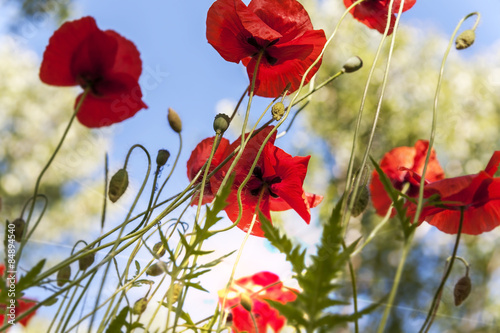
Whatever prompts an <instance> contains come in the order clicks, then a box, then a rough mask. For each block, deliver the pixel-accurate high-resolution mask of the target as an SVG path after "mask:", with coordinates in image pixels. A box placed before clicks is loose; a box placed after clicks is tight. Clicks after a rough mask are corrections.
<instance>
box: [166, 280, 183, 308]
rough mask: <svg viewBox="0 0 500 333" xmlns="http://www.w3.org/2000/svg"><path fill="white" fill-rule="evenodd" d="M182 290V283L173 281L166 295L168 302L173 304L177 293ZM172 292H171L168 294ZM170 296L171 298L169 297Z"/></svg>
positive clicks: (176, 298) (177, 297)
mask: <svg viewBox="0 0 500 333" xmlns="http://www.w3.org/2000/svg"><path fill="white" fill-rule="evenodd" d="M181 290H182V285H181V284H180V283H174V284H173V285H172V287H170V288H168V291H167V297H169V299H168V300H169V301H170V302H169V303H170V304H174V303H175V302H177V300H178V299H179V295H180V293H181ZM170 293H172V294H170ZM170 297H171V298H170Z"/></svg>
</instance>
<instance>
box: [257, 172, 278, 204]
mask: <svg viewBox="0 0 500 333" xmlns="http://www.w3.org/2000/svg"><path fill="white" fill-rule="evenodd" d="M253 175H254V176H255V178H257V179H258V180H259V185H258V186H257V187H255V188H253V189H252V190H250V193H251V194H252V195H255V196H257V195H259V194H260V192H261V191H262V190H267V191H268V192H269V195H270V196H272V197H273V198H278V197H279V196H278V195H277V194H276V193H274V192H273V191H272V190H271V186H272V185H273V184H277V183H281V178H280V177H278V176H275V177H273V178H264V176H263V174H262V169H261V168H260V167H255V169H254V170H253Z"/></svg>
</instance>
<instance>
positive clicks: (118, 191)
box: [108, 169, 128, 202]
mask: <svg viewBox="0 0 500 333" xmlns="http://www.w3.org/2000/svg"><path fill="white" fill-rule="evenodd" d="M127 186H128V173H127V170H125V169H120V170H118V171H117V172H116V173H115V174H114V175H113V177H111V181H110V182H109V191H108V196H109V200H111V202H116V201H117V200H118V199H120V197H121V196H122V195H123V193H125V191H126V190H127Z"/></svg>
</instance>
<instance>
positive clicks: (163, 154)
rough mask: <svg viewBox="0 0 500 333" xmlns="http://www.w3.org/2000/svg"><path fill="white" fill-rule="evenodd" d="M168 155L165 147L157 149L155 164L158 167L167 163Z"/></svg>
mask: <svg viewBox="0 0 500 333" xmlns="http://www.w3.org/2000/svg"><path fill="white" fill-rule="evenodd" d="M169 157H170V153H169V151H168V150H166V149H160V150H158V155H156V164H157V165H158V166H159V167H162V166H164V165H165V164H166V163H167V161H168V159H169Z"/></svg>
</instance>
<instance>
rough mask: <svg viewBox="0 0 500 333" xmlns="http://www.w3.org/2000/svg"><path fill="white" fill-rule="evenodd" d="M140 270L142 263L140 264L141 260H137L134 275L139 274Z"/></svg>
mask: <svg viewBox="0 0 500 333" xmlns="http://www.w3.org/2000/svg"><path fill="white" fill-rule="evenodd" d="M140 271H141V264H139V262H138V261H137V260H135V275H134V276H137V275H139V272H140Z"/></svg>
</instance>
